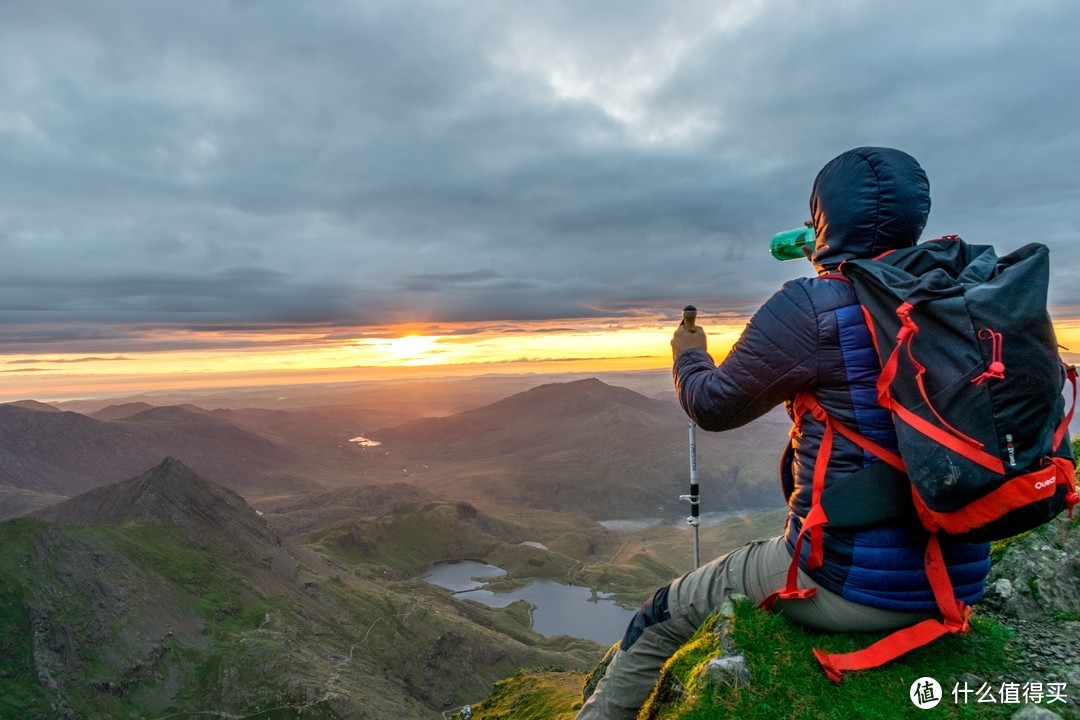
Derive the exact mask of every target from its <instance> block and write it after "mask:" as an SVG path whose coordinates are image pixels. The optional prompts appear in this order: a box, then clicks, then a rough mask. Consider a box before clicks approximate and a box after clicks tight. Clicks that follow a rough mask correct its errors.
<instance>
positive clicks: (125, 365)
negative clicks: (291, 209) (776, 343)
mask: <svg viewBox="0 0 1080 720" xmlns="http://www.w3.org/2000/svg"><path fill="white" fill-rule="evenodd" d="M702 323H703V327H704V328H705V329H706V332H707V333H708V337H709V349H710V352H711V353H712V355H713V357H714V358H715V359H716V360H717V361H720V360H721V359H722V358H723V357H724V356H725V355H726V354H727V352H728V351H729V350H730V348H731V346H732V344H733V343H734V342H735V340H736V339H737V338H738V336H739V333H741V332H742V329H743V321H741V320H739V321H735V322H732V320H730V319H725V320H724V321H723V322H709V321H708V319H707V318H703V320H702ZM672 329H673V328H672V321H671V320H670V319H668V318H650V319H646V320H639V321H636V322H632V323H630V322H625V321H623V322H619V321H612V320H603V321H591V322H582V321H574V322H571V323H565V324H559V325H553V324H552V323H550V322H548V323H534V324H527V323H526V324H522V323H516V324H514V325H513V326H512V327H510V326H507V327H502V326H490V325H468V324H463V325H454V326H430V325H425V326H422V327H421V326H416V325H405V326H396V327H383V328H363V329H357V330H356V331H355V332H354V333H351V334H350V333H344V334H343V333H340V332H335V334H334V337H333V338H330V337H328V336H327V335H326V334H323V333H316V332H293V333H281V334H272V333H266V334H257V333H248V334H244V333H232V334H230V335H229V336H228V338H227V339H228V342H225V338H223V337H222V336H219V335H218V334H217V333H191V332H187V333H179V332H178V333H174V334H172V335H169V336H166V335H161V336H154V342H155V343H161V342H162V341H163V340H166V339H168V340H169V341H170V342H171V343H172V344H174V345H175V346H176V347H177V348H178V349H172V350H155V351H143V352H125V353H123V354H122V355H103V356H81V355H65V354H49V355H36V356H30V355H16V356H9V357H7V358H6V359H5V360H4V363H3V369H2V370H0V401H2V402H8V401H13V400H21V399H26V398H30V397H34V398H38V399H46V400H48V399H54V400H63V399H72V398H78V397H86V396H90V395H98V394H116V395H121V394H133V393H143V392H150V393H153V392H161V391H168V390H179V389H189V390H190V389H205V390H214V389H220V388H226V387H252V386H257V385H278V384H280V385H289V384H309V383H330V382H350V381H362V380H383V379H390V378H400V377H419V376H425V377H432V376H439V375H479V374H488V373H501V374H521V373H558V372H614V371H620V370H649V369H666V368H669V367H670V365H671V356H670V348H669V341H670V339H671V332H672ZM1056 330H1057V334H1058V341H1059V342H1060V343H1061V345H1062V347H1063V348H1064V349H1063V351H1062V354H1063V357H1064V358H1065V359H1066V361H1068V362H1072V363H1078V362H1080V352H1077V351H1080V321H1074V320H1071V319H1063V320H1059V321H1057V322H1056ZM343 335H344V337H343Z"/></svg>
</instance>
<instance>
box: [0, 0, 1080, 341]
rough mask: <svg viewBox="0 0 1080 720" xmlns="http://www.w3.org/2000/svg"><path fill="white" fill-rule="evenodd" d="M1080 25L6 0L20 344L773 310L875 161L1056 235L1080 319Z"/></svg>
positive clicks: (755, 6)
mask: <svg viewBox="0 0 1080 720" xmlns="http://www.w3.org/2000/svg"><path fill="white" fill-rule="evenodd" d="M1078 21H1080V5H1077V4H1075V3H1071V2H1068V1H1067V0H1060V1H1058V2H1050V1H1042V2H1031V3H1013V2H978V3H975V2H957V3H931V2H925V1H920V0H916V1H915V2H909V3H904V4H902V5H898V4H887V3H874V2H869V1H867V2H846V3H841V4H832V3H830V4H824V3H819V4H813V5H808V4H806V3H798V2H794V0H791V1H774V2H757V1H754V2H750V1H746V2H737V1H736V2H729V3H722V4H717V3H706V2H701V3H685V4H681V5H680V6H679V7H678V8H677V9H673V8H672V7H671V6H668V5H666V4H662V3H651V2H640V3H625V2H620V3H610V2H598V3H528V4H497V3H457V4H448V3H439V2H405V1H403V2H352V3H334V4H322V3H320V4H312V3H304V4H300V3H287V2H259V3H244V2H225V1H223V0H222V1H217V2H206V3H181V2H157V3H138V2H120V1H118V0H113V1H103V2H98V3H93V4H89V3H79V2H74V1H73V0H72V1H70V2H59V1H58V2H41V3H4V4H3V5H2V6H0V148H2V150H0V152H2V153H3V162H2V163H0V257H2V262H0V352H7V353H12V352H27V351H28V350H27V348H30V347H36V348H37V349H36V350H33V351H29V352H42V351H43V347H45V346H55V347H50V348H49V349H50V350H51V351H57V350H59V349H64V350H66V351H69V352H85V353H88V354H95V353H101V354H106V355H107V354H109V353H115V352H123V351H125V350H126V348H128V347H131V345H130V344H129V343H133V342H135V341H137V340H140V339H141V340H143V341H146V342H153V343H155V344H154V347H161V346H162V345H167V344H168V342H167V341H165V340H162V339H161V338H160V337H153V339H152V341H151V340H147V338H151V337H152V336H154V334H155V332H158V334H160V332H159V331H164V330H169V329H186V330H199V331H203V332H212V331H215V330H216V331H220V332H222V333H223V334H225V333H227V332H230V331H237V330H260V329H261V330H263V331H266V332H271V331H275V330H287V329H290V328H295V327H309V328H318V329H319V331H320V332H324V333H325V334H326V337H331V336H332V335H333V334H334V333H335V332H336V331H337V330H338V329H341V328H353V327H356V326H363V325H385V324H387V323H392V322H397V321H411V322H421V323H422V322H433V323H434V322H444V323H446V322H465V321H483V322H492V323H496V322H501V321H506V322H512V321H522V322H524V321H527V320H548V319H556V320H557V319H563V320H570V319H574V318H596V317H633V316H635V315H637V314H641V313H643V312H650V311H657V310H660V311H664V312H667V311H671V312H675V311H677V308H679V307H681V306H682V305H683V304H685V303H686V302H688V301H694V302H695V303H696V304H697V305H698V306H699V307H701V308H702V309H703V310H706V309H707V310H708V311H710V312H712V313H716V314H726V316H728V317H737V316H745V314H746V313H748V312H750V311H751V310H752V308H753V307H755V306H756V305H757V304H759V303H760V302H761V301H762V300H763V299H764V298H765V297H767V295H768V294H769V293H771V292H772V291H773V290H774V289H775V288H776V287H777V286H778V285H779V284H780V283H781V282H782V281H783V280H784V279H786V278H789V277H792V276H795V275H798V274H802V273H804V271H805V270H806V268H804V267H802V266H801V265H800V264H798V263H795V264H784V265H782V264H779V263H775V262H773V261H772V260H771V259H770V258H768V256H767V253H766V250H765V246H766V243H767V241H768V238H769V236H770V235H771V234H772V233H773V232H776V231H778V230H781V229H784V228H786V227H791V226H794V225H796V224H798V223H799V222H801V221H802V220H804V219H806V217H807V216H808V208H807V196H808V193H809V188H810V185H811V182H812V180H813V176H814V174H815V172H816V171H817V169H818V168H820V167H821V166H822V165H823V164H824V163H825V162H826V161H828V160H829V159H830V158H831V157H833V156H835V155H836V154H837V153H839V152H841V151H843V150H846V149H848V148H850V147H854V146H858V145H864V144H881V145H892V146H897V147H901V148H904V149H906V150H908V151H909V152H911V153H912V154H914V155H915V156H916V157H918V158H919V159H920V160H921V161H922V163H923V165H924V166H925V167H926V169H927V171H928V173H929V175H930V180H931V188H932V193H933V197H934V208H933V211H932V213H931V219H930V224H929V226H928V229H927V233H928V234H933V233H937V234H943V233H951V232H958V233H961V234H963V235H964V236H966V237H968V238H969V239H972V240H978V241H991V242H994V243H997V244H999V245H1000V246H1001V247H1002V248H1003V249H1010V248H1012V247H1015V246H1017V245H1019V244H1021V243H1023V242H1027V241H1031V240H1038V241H1041V242H1045V243H1047V244H1048V245H1050V246H1051V248H1052V250H1053V257H1054V261H1055V268H1056V269H1055V274H1054V278H1053V281H1052V299H1053V300H1054V302H1056V303H1058V304H1061V305H1065V304H1073V303H1080V283H1078V282H1077V280H1078V279H1080V278H1077V277H1076V275H1077V274H1078V273H1080V257H1078V253H1080V249H1075V248H1076V246H1077V243H1076V241H1075V240H1076V238H1075V231H1074V228H1075V227H1076V221H1075V219H1074V215H1075V211H1074V204H1075V197H1076V196H1077V191H1078V190H1080V187H1078V186H1080V180H1078V174H1077V172H1076V170H1075V168H1076V167H1078V166H1080V126H1078V125H1077V124H1076V123H1075V122H1074V120H1073V118H1075V117H1076V104H1077V103H1078V102H1080V96H1077V94H1076V93H1075V92H1072V90H1071V88H1072V87H1073V85H1074V84H1075V80H1074V79H1075V77H1077V76H1078V75H1080V53H1077V52H1076V51H1075V50H1073V45H1074V38H1073V31H1072V29H1073V28H1075V27H1077V23H1078ZM177 342H179V341H177ZM205 342H211V341H210V340H206V341H205ZM245 342H246V341H245ZM17 348H21V349H17Z"/></svg>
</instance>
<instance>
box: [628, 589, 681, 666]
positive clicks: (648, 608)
mask: <svg viewBox="0 0 1080 720" xmlns="http://www.w3.org/2000/svg"><path fill="white" fill-rule="evenodd" d="M670 590H671V585H665V586H664V587H662V588H660V589H659V590H657V591H656V592H654V593H653V594H652V597H650V598H649V599H648V600H646V601H645V603H644V604H643V605H642V606H641V608H640V609H639V610H638V611H637V613H636V614H635V615H634V617H633V618H631V619H630V625H629V626H627V628H626V634H625V635H623V639H622V644H621V645H619V649H620V650H622V651H623V652H626V651H627V650H629V649H630V647H631V646H632V645H633V644H634V643H635V642H637V639H638V638H639V637H641V634H642V633H643V632H645V629H646V628H648V627H649V626H651V625H656V624H657V623H662V622H664V621H665V620H670V619H671V611H670V610H668V592H669V591H670Z"/></svg>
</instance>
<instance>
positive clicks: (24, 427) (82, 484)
mask: <svg viewBox="0 0 1080 720" xmlns="http://www.w3.org/2000/svg"><path fill="white" fill-rule="evenodd" d="M166 456H174V457H177V458H180V459H182V460H183V461H184V462H186V463H188V464H189V465H190V466H191V467H193V468H195V469H196V470H198V471H199V472H201V473H203V474H205V475H206V476H207V477H210V478H214V479H215V480H217V481H219V482H221V483H222V484H224V485H227V486H229V487H232V488H234V489H236V490H241V491H252V490H255V489H256V488H258V489H266V488H268V487H269V488H272V487H274V486H275V484H278V483H276V481H275V473H277V472H278V471H279V469H280V468H281V467H282V466H288V465H291V464H292V463H293V462H295V460H296V458H297V456H296V453H295V452H293V451H292V450H289V449H288V448H285V447H284V446H282V445H280V444H278V443H275V442H273V441H271V440H268V439H266V438H264V437H262V436H260V435H257V434H255V433H252V432H250V431H248V430H245V429H243V428H240V427H237V426H236V425H233V424H231V423H227V422H224V421H221V420H217V419H215V418H213V417H209V416H207V415H203V414H198V413H194V412H191V411H189V410H185V409H183V408H176V407H173V408H151V409H149V410H145V411H143V412H141V413H138V414H136V415H133V416H130V417H127V418H124V419H123V420H115V421H110V422H103V421H101V420H96V419H94V418H91V417H87V416H85V415H80V414H78V413H73V412H54V411H40V410H29V409H26V408H25V407H17V406H13V405H0V517H9V516H11V514H13V513H11V512H5V510H9V509H11V508H7V507H6V506H8V505H16V503H15V500H20V502H19V503H17V505H18V506H19V507H16V508H14V509H25V508H26V506H27V505H28V504H29V505H34V504H37V505H43V504H46V503H47V502H53V501H55V497H56V496H71V495H74V494H77V493H80V492H83V491H85V490H89V489H91V488H94V487H97V486H99V485H102V484H105V483H110V482H115V481H117V480H119V479H121V478H125V477H131V476H132V475H135V474H136V473H139V472H141V471H142V470H145V469H146V468H147V467H150V466H152V465H155V464H156V463H158V462H160V461H161V459H162V458H164V457H166ZM298 484H299V483H292V484H290V487H294V488H295V487H296V486H297V485H298ZM16 491H18V492H16ZM30 493H33V494H36V495H37V496H38V499H39V500H40V501H41V502H39V503H34V502H32V500H33V498H34V495H30Z"/></svg>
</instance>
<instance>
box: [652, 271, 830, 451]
mask: <svg viewBox="0 0 1080 720" xmlns="http://www.w3.org/2000/svg"><path fill="white" fill-rule="evenodd" d="M818 337H819V332H818V319H817V314H816V312H815V311H814V307H813V304H812V303H811V302H810V296H809V295H808V294H807V292H806V289H805V288H804V287H803V286H802V284H801V283H800V282H799V281H792V282H789V283H786V284H785V285H784V287H783V288H781V289H780V291H779V292H777V293H776V294H775V295H773V296H772V297H771V298H769V300H768V302H766V303H765V304H764V305H762V306H761V308H760V309H759V310H758V311H757V313H755V314H754V317H753V318H751V319H750V323H749V324H748V325H747V326H746V328H745V329H744V330H743V332H742V335H741V336H740V337H739V339H738V341H737V342H736V343H735V345H734V347H732V349H731V352H730V353H729V354H728V356H727V358H726V359H725V360H724V362H722V363H721V364H720V365H719V366H717V365H716V364H715V363H714V362H713V359H712V358H711V357H710V356H709V355H708V353H706V352H704V351H702V350H688V351H686V352H684V353H682V354H681V355H680V356H679V357H678V358H677V359H676V360H675V367H674V371H673V372H674V375H675V389H676V391H677V392H678V395H679V402H680V404H681V405H682V407H683V409H684V410H685V411H686V413H687V414H688V415H689V416H690V417H691V419H693V420H694V422H696V423H697V424H698V425H699V426H700V427H702V428H704V429H706V430H713V431H717V430H729V429H731V428H735V427H739V426H740V425H745V424H746V423H748V422H750V421H751V420H753V419H755V418H758V417H760V416H761V415H764V414H765V413H766V412H768V411H769V410H771V409H772V408H774V407H775V406H777V405H778V404H780V403H782V402H783V401H784V400H787V399H789V398H792V397H794V396H795V394H796V393H798V392H799V391H800V390H805V389H809V388H812V387H813V385H814V383H815V381H816V380H817V377H818V355H819V353H818Z"/></svg>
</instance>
